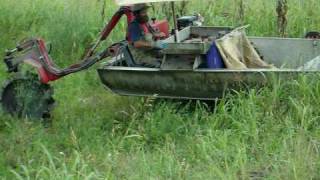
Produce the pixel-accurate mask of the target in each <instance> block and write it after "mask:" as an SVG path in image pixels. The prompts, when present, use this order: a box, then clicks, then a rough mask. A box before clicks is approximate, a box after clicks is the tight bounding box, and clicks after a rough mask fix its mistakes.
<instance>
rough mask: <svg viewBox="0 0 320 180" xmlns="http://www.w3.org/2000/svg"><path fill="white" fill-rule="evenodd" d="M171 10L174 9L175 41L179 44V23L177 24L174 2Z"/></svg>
mask: <svg viewBox="0 0 320 180" xmlns="http://www.w3.org/2000/svg"><path fill="white" fill-rule="evenodd" d="M171 9H172V15H173V23H174V40H175V42H179V39H178V22H177V16H176V11H175V5H174V2H171Z"/></svg>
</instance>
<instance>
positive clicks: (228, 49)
mask: <svg viewBox="0 0 320 180" xmlns="http://www.w3.org/2000/svg"><path fill="white" fill-rule="evenodd" d="M216 45H217V47H218V49H219V51H220V54H221V56H222V58H223V61H224V64H225V66H226V68H228V69H237V70H238V69H248V68H264V69H265V68H274V66H273V65H271V64H268V63H266V62H265V61H263V60H262V59H261V57H260V56H259V54H258V52H257V51H256V50H255V49H254V47H253V46H252V45H251V42H250V41H249V39H248V38H247V36H246V33H245V31H244V28H238V29H235V30H234V31H232V32H231V33H229V34H226V35H225V36H223V37H222V38H220V39H218V40H216Z"/></svg>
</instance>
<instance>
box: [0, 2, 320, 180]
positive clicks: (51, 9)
mask: <svg viewBox="0 0 320 180" xmlns="http://www.w3.org/2000/svg"><path fill="white" fill-rule="evenodd" d="M202 2H206V3H199V1H193V2H192V3H191V5H189V6H188V12H189V13H192V12H195V11H198V12H200V13H201V14H203V15H204V16H205V18H206V22H207V24H208V25H230V26H232V25H234V26H236V25H237V24H238V23H237V22H236V19H237V17H236V15H235V14H237V13H236V11H237V5H236V4H235V2H236V1H232V0H223V1H202ZM0 4H1V5H0V56H1V57H2V56H3V51H4V49H5V48H9V47H13V46H14V45H15V43H16V42H17V41H19V40H20V39H23V38H25V37H29V36H41V37H42V38H44V39H46V40H47V41H50V42H51V43H52V44H53V47H54V49H53V54H52V56H53V57H54V59H55V60H56V62H57V64H59V65H61V66H66V65H68V64H71V63H73V62H75V61H76V59H78V58H79V57H80V56H81V52H82V51H83V49H84V47H85V45H86V44H88V43H90V42H91V41H92V40H93V38H94V37H95V36H96V35H97V34H98V32H99V29H100V28H101V27H102V26H103V24H104V23H103V20H102V19H103V18H102V17H101V16H100V12H101V8H102V7H101V6H100V5H101V4H102V2H101V1H85V0H70V1H61V0H51V1H43V0H24V1H19V2H18V1H12V0H0ZM275 4H276V3H275V1H274V0H270V1H264V0H245V8H246V11H245V20H244V21H245V23H246V24H251V27H250V29H249V34H250V35H259V36H277V30H276V22H275V21H276V13H275ZM289 8H290V11H289V17H288V19H289V24H288V36H289V37H301V36H303V35H304V33H305V32H306V31H309V30H320V17H319V16H318V15H317V14H318V12H319V11H320V4H319V1H318V0H307V1H306V0H305V1H303V0H291V1H290V2H289ZM156 9H160V8H156ZM115 10H116V6H115V5H114V4H113V3H110V1H108V3H107V6H106V7H105V12H106V17H105V18H104V19H105V20H108V19H109V18H110V17H111V15H112V14H113V13H114V12H115ZM151 13H153V12H151ZM155 15H156V16H157V17H159V18H161V17H164V15H163V14H162V13H161V12H160V11H159V12H157V14H155ZM125 27H126V26H125V24H124V22H122V23H121V24H120V25H119V26H118V27H117V29H116V31H115V33H113V34H112V37H111V38H110V39H109V40H108V42H107V44H110V43H112V42H116V41H117V40H120V39H122V37H124V34H125V33H124V29H125ZM0 69H1V71H0V80H1V81H2V80H4V79H5V78H6V73H5V69H4V66H3V65H2V64H1V65H0ZM318 78H319V77H316V78H311V77H301V78H300V79H299V80H298V81H292V82H280V81H275V82H274V83H273V85H271V86H270V87H265V88H263V89H261V90H259V91H258V90H254V89H253V90H251V91H249V92H239V93H236V94H233V95H227V96H226V97H225V98H224V99H222V100H221V101H219V102H217V104H216V108H214V109H212V108H207V107H206V106H205V105H203V104H201V103H197V104H189V105H188V104H187V105H186V104H184V105H180V104H179V103H178V104H177V103H172V102H154V101H153V100H152V99H147V100H145V99H141V98H133V97H119V96H116V95H113V94H111V93H110V92H108V91H106V90H105V89H104V88H103V87H102V85H101V83H100V81H99V79H98V77H97V73H96V71H95V68H92V69H91V70H88V71H84V72H81V73H78V74H74V75H71V76H68V77H65V78H64V79H61V80H60V81H57V82H55V83H53V86H54V87H55V99H56V100H57V103H58V104H57V107H56V109H55V111H54V113H53V115H54V118H53V120H52V125H51V126H50V127H49V128H46V127H44V126H43V125H42V124H40V123H38V122H34V121H28V120H18V119H13V118H11V117H8V116H6V115H1V117H0V118H1V119H0V177H1V179H2V178H3V179H248V178H249V177H250V176H255V177H258V176H264V177H265V178H266V179H320V174H319V172H320V152H319V151H320V130H319V126H320V120H319V117H320V110H319V108H318V107H320V106H319V105H320V82H319V81H317V79H318Z"/></svg>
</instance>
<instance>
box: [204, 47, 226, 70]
mask: <svg viewBox="0 0 320 180" xmlns="http://www.w3.org/2000/svg"><path fill="white" fill-rule="evenodd" d="M206 59H207V68H209V69H222V68H225V67H226V66H225V64H224V62H223V59H222V57H221V54H220V52H219V49H218V47H217V45H216V43H215V42H214V43H213V44H212V45H211V47H210V49H209V51H208V53H207V55H206Z"/></svg>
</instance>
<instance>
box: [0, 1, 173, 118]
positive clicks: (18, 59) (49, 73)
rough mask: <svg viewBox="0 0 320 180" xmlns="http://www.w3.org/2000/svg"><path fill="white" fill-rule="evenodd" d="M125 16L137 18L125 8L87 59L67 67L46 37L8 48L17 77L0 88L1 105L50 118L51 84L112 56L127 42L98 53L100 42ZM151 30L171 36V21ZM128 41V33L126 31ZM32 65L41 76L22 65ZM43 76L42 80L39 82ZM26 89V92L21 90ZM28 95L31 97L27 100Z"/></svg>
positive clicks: (8, 63) (18, 113)
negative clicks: (52, 52)
mask: <svg viewBox="0 0 320 180" xmlns="http://www.w3.org/2000/svg"><path fill="white" fill-rule="evenodd" d="M123 15H126V17H127V23H128V24H129V23H131V21H132V20H134V15H133V13H132V11H131V7H129V6H125V7H121V8H120V9H119V10H118V11H117V12H116V13H115V14H114V15H113V17H112V19H111V20H110V21H109V23H108V24H107V25H106V26H105V27H104V29H103V30H102V31H101V33H100V36H99V38H98V40H97V41H96V42H95V43H94V45H93V46H92V47H91V48H90V49H89V50H88V51H87V52H86V53H85V55H84V58H83V60H81V61H80V62H79V63H77V64H73V65H71V66H69V67H67V68H65V69H60V68H58V67H57V66H56V65H55V63H54V62H53V61H52V59H51V57H50V56H49V51H48V49H47V47H46V45H45V42H44V41H43V40H42V39H39V38H36V39H29V40H26V41H24V42H22V43H20V44H19V45H18V46H16V48H14V49H12V50H7V51H6V54H5V58H4V62H5V64H6V66H7V68H8V72H9V73H12V74H13V78H12V79H11V80H8V81H7V82H6V83H5V85H4V87H3V88H2V89H0V91H1V92H0V104H1V107H2V109H3V110H4V111H5V112H8V113H10V114H11V115H14V116H18V117H29V118H36V119H39V118H40V119H43V118H47V117H50V111H51V109H52V107H53V104H54V100H53V98H52V94H53V90H52V88H51V87H50V86H49V85H48V83H49V82H51V81H55V80H57V79H59V78H61V77H64V76H66V75H69V74H72V73H76V72H79V71H82V70H85V69H88V68H90V67H91V66H92V65H94V64H95V63H97V62H99V61H101V60H102V59H105V58H106V57H108V56H112V55H113V54H114V53H116V51H117V49H119V48H120V46H121V45H123V42H121V43H117V44H114V45H111V46H110V47H108V48H105V49H104V50H103V51H102V52H96V49H97V48H98V47H99V45H100V43H101V42H102V41H104V40H106V39H107V38H108V36H109V34H110V33H111V32H112V30H113V29H114V27H115V26H116V25H117V23H118V22H119V20H120V19H121V17H122V16H123ZM148 31H149V32H151V33H153V32H156V31H162V32H164V33H165V34H166V35H167V36H169V25H168V21H166V20H163V21H155V20H153V22H152V23H151V24H150V26H149V25H148ZM126 40H128V32H127V33H126ZM22 64H29V65H31V66H32V67H34V68H36V69H37V72H38V75H35V74H31V73H29V72H27V73H21V70H20V69H21V65H22ZM39 79H40V81H39ZM21 89H22V90H23V91H22V93H21V91H20V90H21ZM26 98H27V99H26Z"/></svg>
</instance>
